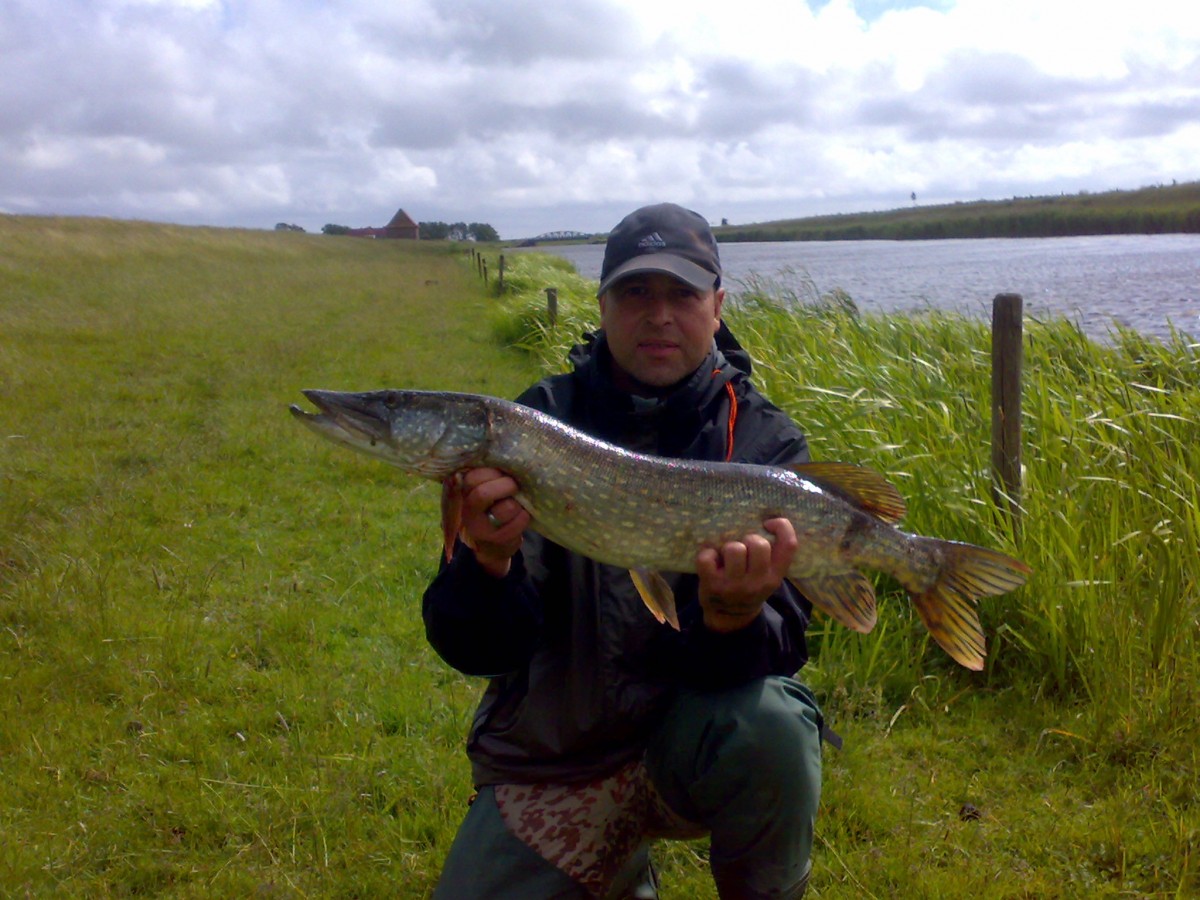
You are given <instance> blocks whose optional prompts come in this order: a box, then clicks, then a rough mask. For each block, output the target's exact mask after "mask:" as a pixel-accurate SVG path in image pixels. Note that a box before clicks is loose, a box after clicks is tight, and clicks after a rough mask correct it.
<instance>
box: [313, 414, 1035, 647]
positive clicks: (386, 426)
mask: <svg viewBox="0 0 1200 900" xmlns="http://www.w3.org/2000/svg"><path fill="white" fill-rule="evenodd" d="M304 394H305V396H306V397H308V399H309V400H310V401H311V402H312V403H313V404H314V405H315V406H316V407H317V408H318V410H319V412H318V413H316V414H313V413H308V412H305V411H303V410H301V409H300V408H298V407H295V406H293V407H292V412H293V414H294V415H296V417H297V418H299V419H301V420H302V421H303V422H304V424H306V425H307V426H308V427H310V428H311V429H312V430H314V431H316V432H317V433H318V434H320V435H322V436H323V437H326V438H328V439H330V440H333V441H335V442H337V443H340V444H344V445H347V446H349V447H352V448H353V449H356V450H359V451H361V452H363V453H367V454H369V455H371V456H375V457H378V458H380V459H382V460H384V461H385V462H387V463H390V464H391V465H394V466H397V467H399V468H400V469H403V470H404V471H406V472H409V473H411V474H414V475H420V476H423V477H426V478H431V479H435V480H439V481H443V482H444V483H446V484H447V485H448V490H447V491H446V494H445V497H446V500H445V502H444V504H443V511H444V517H445V519H446V521H445V522H444V527H445V529H446V537H447V542H448V544H449V542H450V541H452V539H453V537H454V536H455V535H456V534H457V532H458V523H457V514H456V513H455V512H454V508H455V500H454V484H455V483H456V476H457V474H458V473H459V472H461V471H463V470H465V469H469V468H474V467H479V466H490V467H494V468H496V469H499V470H501V471H504V472H507V473H508V474H510V475H511V476H512V477H513V478H514V479H515V480H516V482H517V484H518V486H519V488H520V491H519V493H518V495H517V497H516V499H517V501H518V502H519V503H520V504H521V505H522V506H523V507H524V508H525V509H526V510H528V512H529V514H530V517H531V524H530V527H531V528H532V529H533V530H535V531H537V532H538V533H540V534H541V535H543V536H544V537H546V538H547V539H549V540H551V541H553V542H555V543H557V544H560V545H562V546H563V547H566V548H567V549H569V550H572V551H574V552H576V553H579V554H581V555H583V556H587V557H589V558H591V559H594V560H596V561H597V562H601V563H606V564H609V565H613V566H621V567H624V568H628V569H630V570H631V573H633V574H634V580H635V583H636V584H637V585H638V589H639V591H640V592H641V593H642V596H643V599H645V600H646V601H647V605H648V606H649V607H650V608H651V610H652V611H654V612H655V614H656V615H657V616H659V618H660V621H661V620H663V619H671V618H672V616H671V614H670V612H668V611H664V609H663V606H664V605H666V604H671V605H672V606H673V600H672V598H670V597H669V596H667V597H663V596H662V595H661V593H656V592H655V585H658V587H659V588H660V590H661V589H665V582H663V580H662V579H661V578H658V577H657V574H656V573H658V572H695V571H696V555H697V553H698V552H699V550H700V549H702V548H704V547H713V546H719V545H720V544H722V543H723V542H725V541H728V540H738V539H740V538H742V537H743V536H744V535H746V534H750V533H758V534H762V535H764V536H766V537H767V538H768V539H771V535H770V534H769V533H768V532H767V531H765V530H764V529H763V523H764V521H766V520H768V519H772V518H777V517H783V518H786V519H788V520H789V521H791V523H792V526H793V527H794V529H795V531H796V536H797V538H798V539H799V548H798V550H797V552H796V554H795V556H794V558H793V562H792V565H791V567H790V569H789V571H788V580H789V581H791V582H792V583H793V584H794V585H795V586H796V587H797V588H798V589H799V590H800V591H801V592H802V593H804V595H805V596H806V597H808V598H809V600H810V601H812V603H813V604H814V605H815V606H816V607H817V608H818V609H820V610H822V611H823V612H825V613H826V614H828V615H829V616H831V617H832V618H834V619H835V620H837V621H838V622H840V623H841V624H843V625H845V626H846V627H848V628H851V629H853V630H855V631H859V632H868V631H870V630H871V629H872V628H873V627H874V625H875V620H876V609H875V594H874V589H873V587H872V583H871V581H870V580H869V579H868V578H867V577H866V576H865V575H864V571H870V570H875V571H881V572H886V573H887V574H889V575H891V576H892V577H893V578H895V579H896V580H897V581H899V582H900V584H902V585H903V586H904V587H905V589H906V590H907V591H908V593H909V596H910V597H911V599H912V601H913V604H914V605H915V607H916V609H917V612H918V614H919V615H920V617H921V619H922V621H923V622H924V623H925V625H926V627H927V628H928V629H929V631H930V634H931V635H932V636H933V638H934V640H936V641H937V643H938V644H939V645H941V646H942V648H943V649H945V650H946V652H947V653H949V654H950V656H951V657H953V658H954V659H955V660H956V661H957V662H959V663H960V664H962V665H963V666H966V667H967V668H969V669H982V668H983V663H984V656H985V652H986V650H985V642H984V635H983V629H982V627H981V625H980V623H979V617H978V615H977V613H976V610H975V606H976V603H977V602H978V600H979V598H980V597H985V596H991V595H994V594H1002V593H1005V592H1006V591H1010V590H1013V589H1014V588H1017V587H1019V586H1020V585H1022V584H1023V583H1024V582H1025V581H1026V579H1027V578H1028V576H1029V574H1030V569H1029V567H1028V566H1026V565H1025V564H1024V563H1022V562H1021V561H1019V560H1017V559H1014V558H1012V557H1010V556H1007V555H1005V554H1003V553H999V552H997V551H994V550H989V549H987V548H984V547H977V546H974V545H972V544H964V543H959V542H956V541H946V540H941V539H938V538H931V537H923V536H920V535H915V534H910V533H908V532H905V531H902V530H900V529H899V528H898V527H896V523H897V522H898V521H899V520H900V519H901V518H902V517H903V515H904V512H905V507H904V501H903V499H902V498H901V497H900V495H899V493H898V492H897V491H896V489H895V488H894V487H892V485H891V484H889V483H888V482H887V481H886V480H885V479H884V478H883V477H882V476H880V475H878V474H876V473H874V472H872V471H870V470H868V469H864V468H861V467H858V466H853V465H849V464H845V463H805V464H800V465H796V466H792V467H788V468H776V467H770V466H759V465H749V464H743V463H718V462H703V461H696V460H675V459H665V458H662V457H656V456H648V455H645V454H639V453H631V452H629V451H627V450H624V449H622V448H620V447H616V446H614V445H612V444H608V443H605V442H604V441H601V440H598V439H596V438H594V437H591V436H589V435H586V434H584V433H583V432H580V431H578V430H576V429H574V428H571V427H569V426H567V425H565V424H563V423H562V422H559V421H558V420H556V419H554V418H552V417H550V416H547V415H545V414H544V413H541V412H538V411H536V410H532V409H529V408H528V407H525V406H521V405H519V404H516V403H512V402H510V401H507V400H501V399H499V398H496V397H488V396H484V395H480V394H461V393H454V392H435V391H410V390H386V391H369V392H364V393H351V392H341V391H318V390H308V391H305V392H304ZM655 579H657V580H656V581H655ZM667 593H668V594H669V591H668V592H667ZM675 624H676V627H677V623H675Z"/></svg>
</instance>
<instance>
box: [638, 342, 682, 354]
mask: <svg viewBox="0 0 1200 900" xmlns="http://www.w3.org/2000/svg"><path fill="white" fill-rule="evenodd" d="M638 347H640V348H641V349H642V350H645V351H647V352H649V353H669V352H671V351H672V350H676V349H678V347H679V345H678V344H676V343H675V342H674V341H642V342H641V343H639V344H638Z"/></svg>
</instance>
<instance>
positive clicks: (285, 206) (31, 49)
mask: <svg viewBox="0 0 1200 900" xmlns="http://www.w3.org/2000/svg"><path fill="white" fill-rule="evenodd" d="M4 2H5V6H4V15H3V16H2V17H0V208H3V209H9V210H13V211H17V212H62V213H89V214H102V215H104V214H107V215H116V216H122V215H136V216H141V217H153V218H163V219H169V220H171V219H173V220H178V221H188V222H205V223H211V224H238V225H261V226H264V227H270V226H271V225H273V224H274V222H276V221H281V220H284V221H296V222H301V223H303V224H305V225H306V226H308V227H310V228H320V226H321V225H322V224H324V223H325V222H329V221H334V222H339V223H343V224H355V225H362V224H368V223H374V224H382V222H384V221H386V219H387V217H389V216H390V215H391V214H392V212H394V210H395V209H396V207H397V206H404V207H405V208H406V209H407V210H408V211H409V212H410V213H412V214H413V215H414V216H415V217H417V218H420V219H443V220H467V221H488V222H491V223H492V224H494V225H496V227H497V228H499V230H500V231H501V233H502V234H503V235H504V236H509V237H516V236H520V235H521V234H525V233H532V232H536V231H543V230H553V229H558V228H580V229H592V228H596V229H599V228H606V227H608V226H609V225H611V224H612V222H613V221H615V219H616V218H619V214H620V211H621V210H622V209H625V210H626V211H627V209H628V208H632V206H634V205H637V204H638V203H640V202H643V201H648V200H653V199H668V198H669V199H677V200H680V201H682V202H689V203H693V204H695V205H698V206H699V205H703V206H705V208H712V209H713V210H714V213H713V214H718V212H717V210H724V211H723V212H720V213H719V214H721V215H729V216H730V217H731V218H734V219H736V220H741V221H746V220H749V219H765V218H771V217H777V216H785V215H786V216H799V215H805V214H808V213H810V212H828V211H850V210H853V209H861V208H870V207H872V206H875V207H877V206H880V205H883V206H890V205H900V204H902V203H904V202H905V200H906V198H907V197H908V194H909V192H910V191H912V190H917V191H918V192H919V193H921V194H923V195H924V196H926V197H927V198H929V199H931V200H932V199H933V197H935V196H936V197H940V198H945V199H974V198H976V197H978V196H987V195H999V196H1006V195H1011V194H1014V193H1021V194H1025V193H1032V192H1040V191H1045V192H1054V193H1057V192H1058V191H1060V190H1065V191H1074V190H1079V189H1081V188H1088V189H1096V190H1100V189H1107V188H1111V187H1121V186H1124V187H1136V186H1138V185H1140V184H1144V183H1152V182H1155V181H1160V180H1170V179H1172V178H1178V179H1180V180H1186V179H1195V178H1200V162H1198V161H1197V160H1196V159H1195V153H1194V148H1195V147H1196V146H1197V141H1196V138H1197V133H1196V130H1197V128H1198V127H1200V16H1196V15H1195V14H1194V12H1193V9H1192V6H1193V3H1192V0H1186V2H1184V0H1139V2H1138V3H1136V4H1130V3H1128V2H1125V0H1121V2H1114V0H1091V2H1083V0H1037V2H1035V0H930V2H924V3H923V2H919V0H828V2H820V0H812V2H810V3H809V4H807V5H806V4H804V3H801V2H799V0H740V2H739V3H736V4H728V3H721V4H718V3H697V2H696V0H686V2H685V0H661V2H657V3H645V2H644V0H620V2H617V0H579V2H575V3H571V4H547V3H545V2H544V0H514V2H511V3H505V4H495V3H492V2H490V0H440V2H433V0H400V2H396V0H340V2H331V3H325V2H318V0H295V2H290V3H286V4H285V3H284V2H283V0H255V2H251V0H4Z"/></svg>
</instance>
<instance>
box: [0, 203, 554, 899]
mask: <svg viewBox="0 0 1200 900" xmlns="http://www.w3.org/2000/svg"><path fill="white" fill-rule="evenodd" d="M485 305H486V301H485V300H484V299H483V297H482V292H481V290H480V288H479V287H477V285H476V284H475V282H474V280H473V279H472V278H470V277H469V275H468V273H467V272H466V270H465V268H464V267H463V266H462V264H461V263H460V262H459V261H458V260H457V259H456V258H455V257H453V256H451V255H449V254H448V253H447V252H446V251H445V250H444V249H441V248H437V247H428V246H413V245H397V244H394V243H390V242H389V243H384V242H370V241H352V240H349V239H333V238H318V237H306V236H299V235H290V234H289V235H281V234H273V233H256V232H240V231H216V230H213V231H209V230H202V229H175V228H167V227H161V226H150V225H139V224H130V223H115V222H99V221H72V220H47V219H26V218H21V219H12V218H8V219H0V382H2V383H3V389H4V397H5V402H4V404H3V406H2V407H0V592H2V594H0V597H2V599H0V772H2V777H0V834H2V835H3V838H2V839H0V894H3V895H22V894H24V893H26V892H28V893H30V894H32V895H34V896H43V895H51V894H62V895H71V896H125V895H133V894H149V895H158V894H165V895H175V896H230V897H233V896H251V895H256V894H265V895H268V896H272V895H280V896H386V895H389V894H391V893H393V892H395V891H397V890H399V891H400V892H401V893H402V894H403V893H405V892H409V895H411V896H419V895H420V894H421V892H422V891H423V889H424V887H425V886H427V885H428V884H429V883H430V882H431V879H432V878H433V876H434V873H436V870H437V865H438V862H439V860H440V854H441V853H442V852H444V848H445V842H446V841H447V840H448V839H449V836H451V835H452V834H453V830H454V827H455V826H456V824H457V820H458V818H459V816H460V815H461V811H462V809H463V808H464V804H465V800H466V798H467V796H468V794H469V790H470V785H469V784H468V783H467V780H468V775H467V770H466V766H465V762H464V761H463V758H462V743H463V737H464V734H465V729H466V725H467V722H468V721H469V717H470V713H471V711H472V709H473V706H474V702H475V696H476V693H477V687H478V686H477V684H475V683H473V682H470V681H468V680H467V679H464V678H460V677H459V676H457V675H456V674H455V673H453V672H452V671H450V670H449V669H447V668H446V667H445V666H443V665H442V664H441V663H440V662H439V661H437V660H436V658H435V657H434V656H433V654H432V653H431V652H429V650H428V649H427V648H426V646H425V644H424V639H423V635H422V631H421V627H420V616H419V610H418V606H419V595H420V590H421V587H422V585H423V583H424V582H425V580H426V579H427V578H428V576H429V574H430V573H431V571H432V566H433V564H434V562H435V561H436V546H437V542H438V538H437V530H438V529H437V513H436V491H433V492H432V493H431V492H430V491H429V490H420V489H417V487H416V485H415V483H413V482H409V481H404V480H400V481H397V479H395V478H393V477H392V475H391V473H389V472H387V471H383V470H382V469H380V468H379V467H377V466H374V465H370V464H368V465H362V464H360V461H359V460H356V459H352V458H350V457H349V455H344V454H341V453H338V452H337V451H336V450H334V452H333V453H330V450H333V448H332V447H330V448H326V447H324V446H321V444H320V443H319V442H317V441H315V440H314V439H313V438H312V435H310V434H307V433H305V431H304V430H303V429H301V428H298V427H297V426H296V424H295V423H294V422H293V421H292V419H291V417H290V416H289V415H288V413H287V404H288V403H290V402H292V401H294V400H301V399H302V398H301V397H300V396H299V393H298V391H299V389H300V388H302V387H307V386H321V387H340V388H347V389H366V388H370V387H376V386H380V385H385V384H397V385H415V386H425V387H433V386H444V385H446V384H447V383H452V384H455V385H456V386H465V385H470V386H472V389H478V390H482V391H486V392H490V393H499V394H512V393H515V392H516V391H517V390H518V389H519V388H520V387H521V386H522V385H523V384H524V383H525V382H527V381H528V380H529V377H530V375H531V373H530V372H529V371H528V369H527V368H526V367H524V366H523V365H522V362H521V360H519V359H514V357H513V355H512V354H511V353H506V352H504V350H503V349H502V348H500V347H499V346H498V345H497V344H496V343H495V341H494V340H493V339H492V338H491V337H490V336H489V335H488V334H487V333H486V327H485V326H484V325H483V319H484V313H485V309H484V307H485ZM362 462H369V461H366V460H363V461H362Z"/></svg>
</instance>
